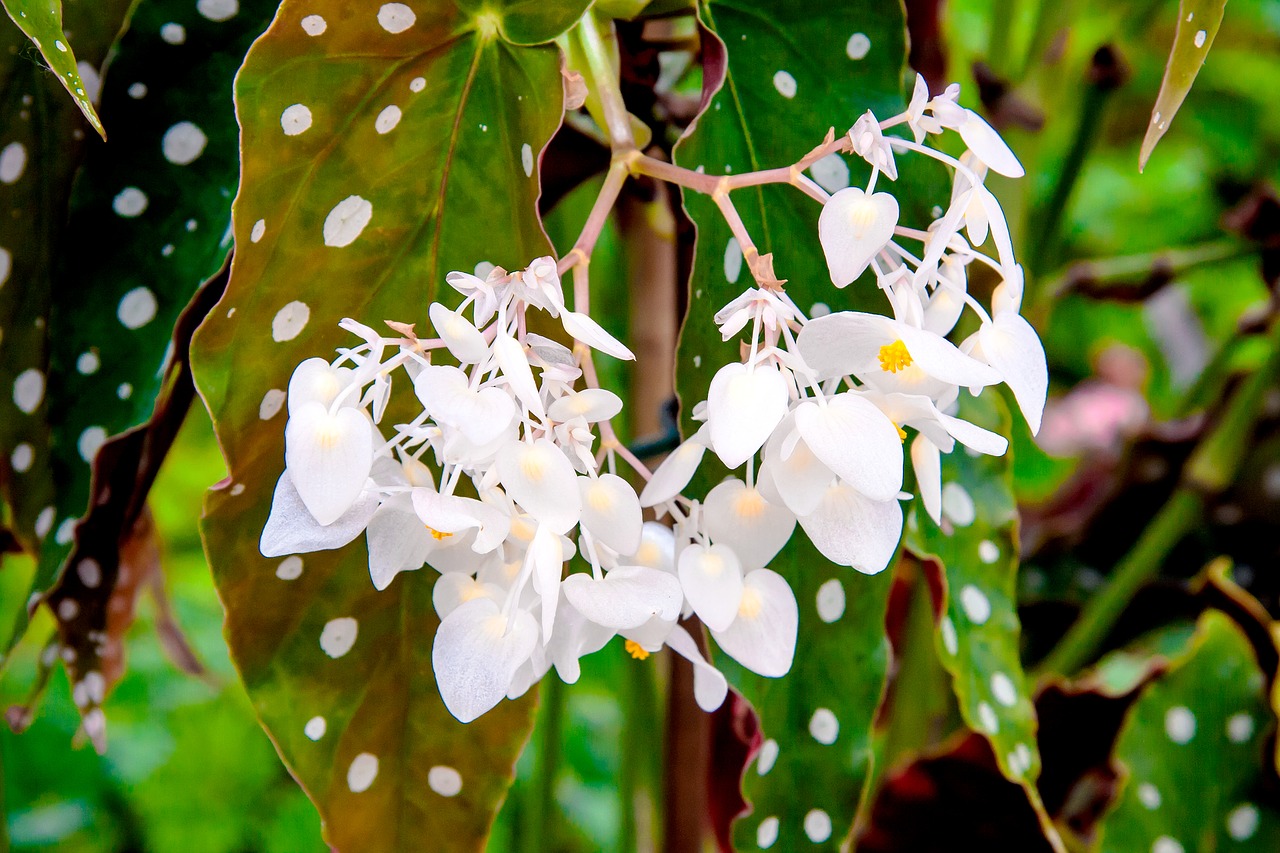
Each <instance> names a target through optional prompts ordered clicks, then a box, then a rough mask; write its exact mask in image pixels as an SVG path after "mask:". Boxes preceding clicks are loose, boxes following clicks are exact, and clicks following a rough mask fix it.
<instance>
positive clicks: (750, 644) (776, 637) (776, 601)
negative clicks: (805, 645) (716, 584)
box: [711, 569, 800, 678]
mask: <svg viewBox="0 0 1280 853" xmlns="http://www.w3.org/2000/svg"><path fill="white" fill-rule="evenodd" d="M799 625H800V608H799V607H797V606H796V597H795V594H794V593H792V592H791V587H790V586H789V585H788V584H787V582H786V580H785V579H784V578H783V577H782V575H780V574H778V573H777V572H773V571H770V570H769V569H756V570H755V571H754V572H751V573H749V574H748V575H747V576H746V577H745V578H743V591H742V601H741V603H739V605H738V614H737V618H736V619H734V620H733V624H732V625H730V626H729V627H728V628H727V629H726V630H724V631H713V632H712V633H711V636H713V637H715V640H716V643H717V644H718V645H719V646H720V648H722V649H724V651H725V653H726V654H728V655H729V656H730V657H732V658H733V659H734V660H736V661H737V662H738V663H740V664H742V665H743V666H745V667H746V668H747V669H749V670H751V671H752V672H754V673H757V674H759V675H763V676H766V677H768V678H780V677H781V676H784V675H786V674H787V672H788V671H789V670H790V669H791V661H792V658H794V657H795V653H796V631H797V629H798V628H799Z"/></svg>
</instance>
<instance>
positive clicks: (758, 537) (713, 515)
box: [702, 454, 796, 569]
mask: <svg viewBox="0 0 1280 853" xmlns="http://www.w3.org/2000/svg"><path fill="white" fill-rule="evenodd" d="M793 455H794V454H793ZM702 512H703V518H704V520H705V521H706V525H707V534H708V535H709V536H710V537H711V541H712V542H718V543H722V544H725V545H730V546H732V547H733V550H734V553H735V554H737V555H738V557H739V558H740V559H741V561H742V564H743V567H744V568H747V569H759V568H763V567H764V566H766V565H768V564H769V561H770V560H772V559H773V558H774V557H775V556H776V555H777V553H778V552H779V551H781V550H782V547H783V546H784V545H786V544H787V540H789V539H790V538H791V531H793V530H795V527H796V517H795V515H794V514H793V513H792V512H791V511H790V510H789V509H787V508H786V507H785V506H774V505H773V504H771V503H769V502H768V501H767V500H765V498H764V496H763V495H762V494H760V490H759V489H749V488H747V484H746V483H744V482H742V481H741V480H739V479H737V478H736V477H734V478H730V479H728V480H724V481H723V482H721V483H720V484H719V485H717V486H716V487H715V488H714V489H712V490H711V491H710V492H708V493H707V498H706V500H705V501H704V502H703V506H702Z"/></svg>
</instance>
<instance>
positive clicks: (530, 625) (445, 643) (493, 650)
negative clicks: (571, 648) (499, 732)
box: [431, 598, 538, 723]
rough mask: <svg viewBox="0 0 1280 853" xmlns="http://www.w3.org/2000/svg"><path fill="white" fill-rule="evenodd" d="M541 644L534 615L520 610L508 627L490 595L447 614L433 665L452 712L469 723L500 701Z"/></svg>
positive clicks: (438, 635)
mask: <svg viewBox="0 0 1280 853" xmlns="http://www.w3.org/2000/svg"><path fill="white" fill-rule="evenodd" d="M537 643H538V625H537V623H536V622H534V619H533V617H532V616H530V615H529V614H528V613H525V612H524V611H522V610H517V611H515V612H514V613H513V614H512V619H511V622H510V624H509V625H508V622H507V619H506V618H505V617H503V615H502V613H501V612H500V611H499V610H498V605H497V604H496V603H494V602H493V601H492V600H491V599H489V598H476V599H473V600H471V601H468V602H466V603H465V604H462V605H461V606H459V607H458V609H457V610H454V611H453V612H452V613H450V614H449V615H448V616H446V617H445V618H444V619H443V620H442V621H441V622H440V627H439V628H438V629H437V630H436V636H435V642H434V643H433V645H432V647H431V664H432V668H433V669H434V670H435V674H436V685H437V686H438V687H439V688H440V698H441V699H443V700H444V705H445V707H446V708H448V709H449V713H450V714H453V716H455V717H457V718H458V720H459V721H460V722H463V723H469V722H471V721H472V720H474V719H476V718H477V717H479V716H480V715H481V714H484V713H485V712H486V711H488V710H490V709H491V708H493V707H494V706H495V705H497V704H498V703H499V702H501V701H502V700H503V698H504V697H505V696H506V695H507V689H508V688H509V687H510V685H511V681H512V679H513V678H514V677H515V674H516V671H517V670H518V669H519V668H520V666H521V665H522V664H523V663H524V662H525V661H527V660H528V659H529V656H530V655H532V654H533V650H534V647H535V646H536V645H537Z"/></svg>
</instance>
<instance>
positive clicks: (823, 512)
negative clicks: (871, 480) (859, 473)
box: [800, 482, 902, 575]
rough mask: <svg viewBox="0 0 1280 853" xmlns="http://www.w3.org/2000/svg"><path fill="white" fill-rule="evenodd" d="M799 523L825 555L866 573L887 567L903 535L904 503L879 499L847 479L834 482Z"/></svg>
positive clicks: (831, 559)
mask: <svg viewBox="0 0 1280 853" xmlns="http://www.w3.org/2000/svg"><path fill="white" fill-rule="evenodd" d="M800 526H801V527H802V528H804V532H805V533H806V534H807V535H808V536H809V539H810V541H812V542H813V544H814V547H816V548H817V549H818V550H819V551H820V552H822V556H824V557H826V558H827V559H828V560H830V561H831V562H833V563H835V564H836V565H839V566H852V567H853V568H855V569H857V570H858V571H860V572H862V573H863V574H868V575H874V574H876V573H878V572H882V571H884V569H885V567H886V566H888V565H889V560H890V559H892V558H893V554H894V552H895V551H896V550H897V548H898V540H899V539H900V538H902V507H901V506H900V505H899V504H898V501H897V500H896V499H890V500H885V501H877V500H872V499H871V498H868V497H867V496H865V495H864V494H862V493H861V492H859V491H858V490H857V489H855V488H853V487H852V486H850V485H848V484H846V483H838V482H834V483H832V484H831V485H829V486H828V487H827V488H826V490H825V491H824V492H823V493H822V496H821V498H820V500H819V501H818V505H817V506H816V507H815V508H814V510H813V512H811V513H808V514H807V515H802V516H800Z"/></svg>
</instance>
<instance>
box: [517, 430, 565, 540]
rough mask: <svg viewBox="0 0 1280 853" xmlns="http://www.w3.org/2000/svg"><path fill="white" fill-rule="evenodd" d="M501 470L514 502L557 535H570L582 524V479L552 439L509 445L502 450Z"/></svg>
mask: <svg viewBox="0 0 1280 853" xmlns="http://www.w3.org/2000/svg"><path fill="white" fill-rule="evenodd" d="M497 470H498V475H499V477H501V479H502V485H503V487H504V488H505V489H506V490H507V494H508V495H510V496H511V498H512V500H514V501H515V502H516V503H518V504H520V506H521V507H523V508H524V510H525V512H527V513H529V514H530V515H532V516H533V517H534V518H536V519H538V521H540V522H541V523H543V524H545V525H547V526H548V527H550V528H551V529H552V530H554V531H555V532H556V533H560V534H564V533H568V532H569V531H570V530H571V529H572V528H573V526H574V525H575V524H577V523H578V519H579V518H581V516H582V498H581V495H580V494H579V492H578V476H577V474H576V473H574V470H573V466H572V465H571V464H569V459H568V457H566V456H565V455H564V454H563V453H562V452H561V451H560V448H558V447H556V445H555V443H554V442H552V441H551V440H550V439H548V438H540V439H537V440H536V441H532V442H529V441H520V440H518V439H517V440H512V441H509V442H507V444H506V445H505V446H504V447H503V448H502V450H500V451H498V459H497Z"/></svg>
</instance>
